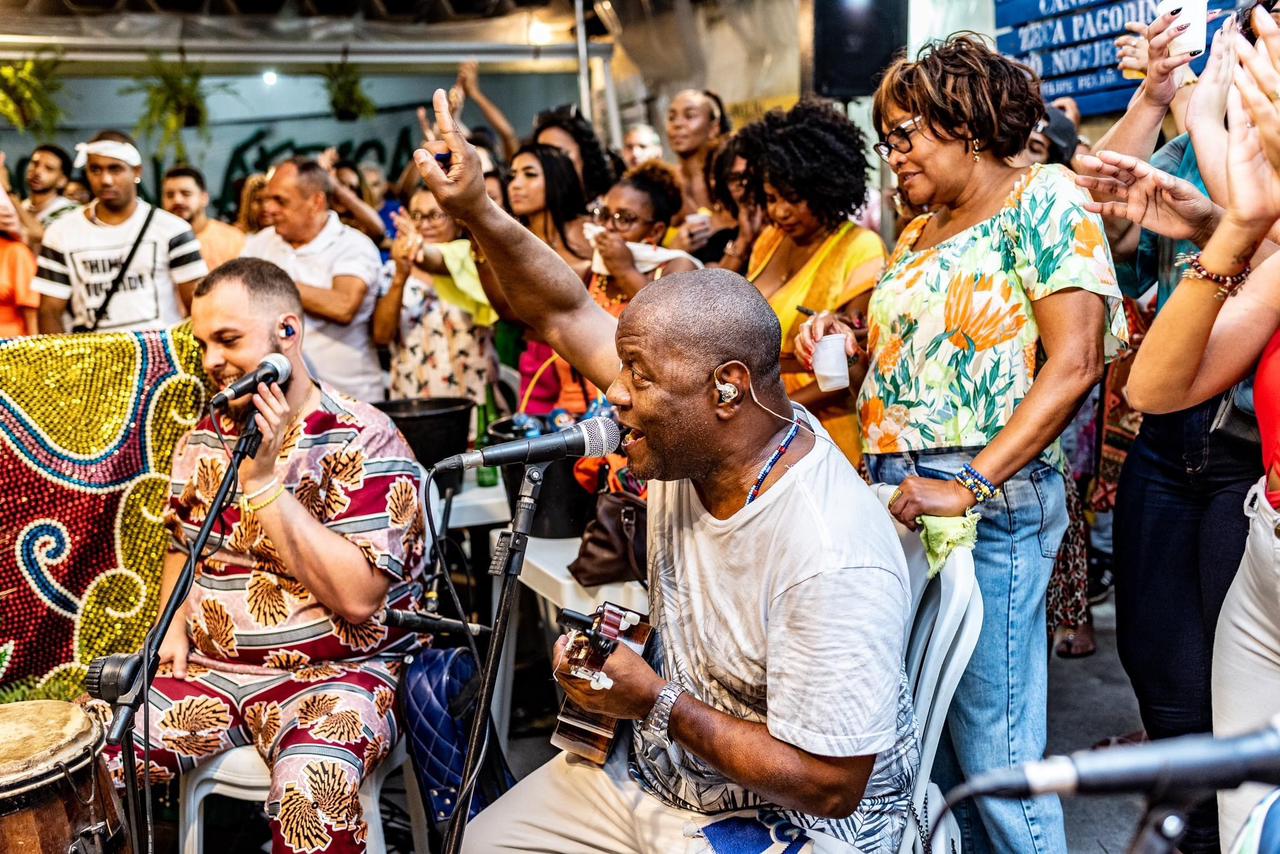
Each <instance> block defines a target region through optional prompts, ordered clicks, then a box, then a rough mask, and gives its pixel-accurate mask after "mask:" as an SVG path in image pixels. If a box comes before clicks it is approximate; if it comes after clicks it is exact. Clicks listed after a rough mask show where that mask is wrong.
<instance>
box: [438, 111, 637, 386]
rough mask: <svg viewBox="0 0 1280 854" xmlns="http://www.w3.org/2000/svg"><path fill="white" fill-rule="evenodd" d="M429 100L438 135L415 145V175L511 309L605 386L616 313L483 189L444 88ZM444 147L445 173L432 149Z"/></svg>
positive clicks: (612, 361)
mask: <svg viewBox="0 0 1280 854" xmlns="http://www.w3.org/2000/svg"><path fill="white" fill-rule="evenodd" d="M432 103H433V105H434V107H435V111H436V122H437V124H438V125H439V128H440V131H439V132H440V136H441V137H442V138H443V141H442V142H436V143H431V144H430V151H428V150H425V149H419V150H417V151H415V152H414V155H413V157H414V160H415V161H416V162H417V164H418V170H419V172H420V174H421V175H422V179H423V180H424V181H425V182H426V184H427V187H428V188H429V189H430V190H431V192H432V193H433V194H434V195H435V197H436V199H437V201H439V202H440V207H442V208H444V209H445V210H446V211H447V212H448V213H449V214H450V215H452V216H453V217H454V219H457V220H458V221H459V222H462V223H464V224H465V225H466V226H467V229H468V230H469V231H470V233H471V236H472V238H473V239H474V240H475V241H476V243H477V244H478V245H479V247H480V250H481V252H483V254H484V257H485V259H486V262H487V263H488V264H489V265H490V266H491V267H492V269H493V272H494V273H495V274H496V276H497V277H498V280H499V281H500V282H501V283H502V291H503V293H504V294H505V295H506V297H507V301H508V303H510V305H511V308H512V310H513V311H515V313H516V314H517V315H519V316H520V318H521V319H522V320H523V321H524V322H525V323H528V324H529V325H530V326H532V327H533V328H534V330H536V331H537V333H538V334H539V335H540V336H541V337H542V338H543V339H544V340H545V341H546V342H547V343H548V344H550V345H551V346H552V347H553V348H554V349H555V351H556V352H557V353H559V354H560V355H561V356H562V357H564V358H565V359H566V360H568V362H569V363H570V364H571V365H573V366H574V367H575V368H577V369H578V371H579V372H580V373H581V374H582V375H583V376H585V377H586V378H587V379H589V380H590V381H591V382H593V383H594V384H595V385H596V386H598V387H600V388H608V387H609V386H610V385H611V384H612V383H613V380H614V378H615V377H616V376H617V375H618V351H617V346H616V345H615V343H614V333H615V331H616V330H617V325H618V324H617V321H616V320H615V319H614V318H613V317H612V316H611V315H610V314H609V313H608V312H606V311H605V310H604V309H602V308H601V307H600V306H598V305H596V303H595V301H594V300H592V299H591V296H590V294H588V293H587V289H586V288H584V287H583V285H582V279H580V278H579V277H578V275H577V274H576V273H574V272H573V270H572V269H571V268H570V267H569V265H568V264H566V263H565V262H564V261H563V260H562V259H561V258H560V256H559V255H557V254H556V253H555V251H554V250H552V249H551V247H549V246H547V245H546V244H545V243H543V242H542V241H541V240H539V239H538V238H537V237H535V236H534V235H533V233H532V232H530V231H529V230H528V229H526V228H525V227H524V226H522V225H521V224H520V223H518V222H516V221H515V220H514V219H512V218H511V217H510V216H509V215H508V214H507V213H506V212H505V211H503V210H502V209H501V208H499V207H498V206H497V205H496V204H494V203H493V201H492V200H491V199H490V198H489V197H488V195H486V194H485V190H484V173H483V170H482V168H481V165H480V156H479V155H478V154H477V153H476V150H475V148H474V147H473V146H471V145H469V144H468V143H467V141H466V140H465V139H464V138H463V137H462V135H461V133H459V131H458V129H457V127H456V125H455V124H454V121H453V117H452V116H451V115H450V114H449V107H448V99H447V96H446V95H445V92H444V90H443V89H437V90H436V93H435V97H434V98H433V99H432ZM445 153H447V154H449V156H450V163H449V170H448V172H447V173H446V172H445V171H444V170H443V169H442V168H441V167H440V164H439V163H438V162H437V161H436V160H435V157H434V156H433V155H436V154H445Z"/></svg>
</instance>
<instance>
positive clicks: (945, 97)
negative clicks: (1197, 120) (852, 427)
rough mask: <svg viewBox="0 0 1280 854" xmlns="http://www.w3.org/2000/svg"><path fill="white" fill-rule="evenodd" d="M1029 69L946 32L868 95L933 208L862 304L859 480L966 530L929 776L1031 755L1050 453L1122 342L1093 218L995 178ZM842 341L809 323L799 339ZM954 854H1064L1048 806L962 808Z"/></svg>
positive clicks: (1048, 175)
mask: <svg viewBox="0 0 1280 854" xmlns="http://www.w3.org/2000/svg"><path fill="white" fill-rule="evenodd" d="M1039 89H1040V86H1039V81H1038V80H1036V78H1035V76H1034V74H1033V73H1032V72H1031V70H1030V69H1028V68H1026V67H1025V66H1023V65H1020V64H1018V63H1016V62H1014V61H1012V60H1009V59H1006V58H1005V57H1003V56H1001V55H999V54H997V53H996V52H994V51H993V50H991V49H990V48H988V47H987V46H986V45H985V44H984V43H983V42H982V41H981V39H980V38H979V37H977V36H973V35H969V34H962V35H958V36H954V37H952V38H951V39H949V40H948V41H946V42H944V43H935V44H933V45H930V46H928V47H926V48H924V49H923V50H922V51H921V52H920V54H919V55H918V57H917V58H916V60H915V61H909V60H907V59H905V58H903V59H900V60H898V61H897V62H895V63H894V64H893V65H891V66H890V67H889V69H888V70H887V71H886V72H885V76H884V78H883V80H882V82H881V84H880V87H879V90H878V91H877V92H876V96H875V101H874V106H873V119H874V121H875V124H876V127H878V128H879V129H880V132H881V134H882V136H883V141H882V142H880V143H879V144H878V145H876V151H877V152H878V153H879V154H880V156H881V157H883V158H884V159H885V160H886V161H887V162H888V163H889V166H890V168H892V169H893V171H894V174H895V175H896V176H897V178H898V186H899V188H900V190H901V192H902V193H903V194H904V195H905V196H906V198H907V200H908V201H909V202H910V204H912V205H915V206H919V207H922V208H926V209H927V210H928V211H929V212H928V213H926V214H924V215H923V216H920V217H917V218H916V219H915V220H913V221H912V222H911V224H910V225H909V226H908V227H907V229H906V231H904V232H903V233H902V235H901V237H900V238H899V239H898V245H897V247H896V248H895V250H894V253H893V256H892V257H891V258H890V260H889V266H888V269H887V270H886V271H885V274H884V276H883V277H882V278H881V280H880V283H879V285H878V286H877V287H876V290H875V293H874V295H873V296H872V298H871V304H870V311H869V335H868V346H869V350H870V367H869V369H868V371H867V376H866V380H865V382H864V383H863V385H862V389H861V393H860V394H859V396H858V402H859V412H860V415H861V422H862V435H863V448H864V450H865V452H866V454H867V458H866V459H867V463H868V468H869V470H870V473H871V475H872V477H873V478H874V479H875V480H877V481H880V482H884V483H891V484H896V485H897V486H898V489H897V491H896V492H895V493H894V495H893V498H892V500H891V502H890V511H891V512H892V513H893V515H894V516H895V517H897V518H898V520H899V521H901V522H902V523H903V524H905V525H908V526H910V527H912V528H914V527H917V525H918V524H919V523H918V521H917V520H918V519H919V518H920V517H921V516H943V517H946V516H962V515H965V514H968V513H970V512H973V513H976V514H978V516H979V521H978V523H977V545H976V547H975V549H974V553H973V558H974V564H975V568H976V570H977V576H978V584H979V587H980V588H981V591H982V599H983V623H982V633H981V636H980V637H979V640H978V645H977V648H976V649H975V650H974V653H973V657H972V659H971V660H970V662H969V666H968V669H967V670H966V672H965V674H964V676H963V677H962V678H961V680H960V683H959V686H958V687H957V689H956V694H955V699H954V700H952V703H951V709H950V713H949V715H948V721H947V724H948V725H947V736H948V737H947V738H945V739H944V740H943V743H942V746H941V748H940V750H939V754H938V759H937V764H936V765H935V767H934V771H933V779H934V780H935V781H937V783H938V784H939V785H940V786H941V788H942V789H943V791H946V790H948V789H949V788H950V787H951V786H953V785H956V784H958V783H959V782H961V781H962V780H963V779H972V778H973V777H974V776H976V775H978V774H981V773H983V772H985V771H990V770H993V769H997V768H1004V767H1007V766H1009V765H1011V764H1017V763H1021V762H1029V761H1032V760H1038V759H1040V758H1042V757H1043V756H1044V749H1045V718H1046V713H1047V691H1048V667H1047V659H1048V635H1047V629H1046V612H1045V593H1046V590H1047V587H1048V583H1049V577H1050V574H1051V572H1052V570H1053V564H1054V558H1055V557H1056V555H1057V551H1058V545H1059V543H1060V541H1061V540H1062V535H1063V532H1064V530H1065V528H1066V524H1067V513H1066V481H1065V479H1064V473H1065V470H1066V468H1065V460H1064V459H1063V455H1062V453H1061V451H1060V449H1059V447H1058V444H1057V438H1058V435H1059V434H1060V433H1061V432H1062V430H1063V428H1064V427H1065V426H1066V425H1067V423H1068V421H1069V420H1070V419H1071V417H1072V416H1073V415H1074V414H1075V412H1076V410H1077V409H1078V408H1079V405H1080V402H1081V400H1083V399H1084V397H1085V395H1086V394H1088V392H1089V390H1090V389H1091V388H1092V387H1093V386H1094V385H1095V384H1096V383H1097V382H1098V379H1099V378H1100V376H1101V374H1102V367H1103V363H1104V361H1105V360H1106V359H1107V358H1109V357H1110V356H1112V355H1114V354H1115V353H1117V352H1118V351H1120V350H1121V349H1122V348H1123V347H1124V346H1125V342H1126V339H1127V337H1128V333H1127V329H1126V326H1125V320H1124V314H1123V312H1122V309H1121V304H1120V291H1119V289H1118V288H1117V286H1116V280H1115V272H1114V270H1113V268H1112V264H1111V255H1110V251H1109V250H1108V248H1107V243H1106V240H1105V238H1104V236H1103V232H1102V222H1101V220H1100V218H1099V217H1098V216H1097V215H1095V214H1091V213H1089V212H1088V211H1086V210H1085V204H1086V203H1087V202H1088V201H1089V200H1088V197H1087V196H1086V195H1085V194H1084V193H1083V192H1081V191H1080V190H1079V189H1078V188H1077V187H1076V186H1075V183H1074V180H1073V176H1072V174H1071V173H1070V172H1069V171H1068V170H1067V169H1065V168H1064V167H1062V166H1050V165H1036V166H1031V167H1029V168H1018V167H1014V166H1011V165H1010V164H1009V162H1008V158H1010V157H1012V156H1014V155H1016V154H1018V153H1019V152H1021V151H1022V150H1023V149H1024V148H1025V147H1026V144H1027V139H1028V137H1029V136H1030V135H1031V131H1032V130H1033V129H1034V128H1035V126H1036V124H1037V123H1038V122H1039V121H1040V120H1041V119H1042V118H1043V117H1044V106H1043V102H1042V101H1041V100H1040V92H1039ZM836 330H841V331H844V332H845V333H846V335H847V339H846V351H847V352H848V353H850V354H851V355H852V354H854V353H856V352H857V350H856V349H855V347H856V345H855V344H854V340H853V330H852V329H849V328H848V327H847V326H843V327H841V326H839V325H836V324H833V323H831V322H830V320H829V319H828V318H821V319H815V320H814V322H812V323H810V324H808V328H807V329H806V330H804V333H803V334H802V336H801V341H799V342H797V349H798V351H799V352H801V353H803V354H804V355H805V356H808V355H809V354H810V353H811V352H812V346H813V342H814V341H815V340H816V339H817V338H819V337H821V336H822V335H823V334H825V333H827V332H830V331H836ZM958 814H959V819H960V822H961V827H962V830H963V835H964V850H965V851H967V852H968V851H972V852H990V851H998V852H1005V851H1017V852H1020V854H1021V852H1054V854H1057V852H1062V851H1066V850H1067V844H1066V839H1065V833H1064V829H1063V821H1062V808H1061V806H1060V804H1059V803H1058V800H1057V799H1056V798H1053V797H1045V798H1037V799H1028V800H1024V801H1017V800H999V799H994V798H982V799H979V802H978V803H977V804H976V812H975V811H974V805H972V804H965V805H964V807H963V808H962V809H961V810H958Z"/></svg>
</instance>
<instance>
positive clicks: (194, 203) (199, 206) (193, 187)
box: [160, 166, 245, 270]
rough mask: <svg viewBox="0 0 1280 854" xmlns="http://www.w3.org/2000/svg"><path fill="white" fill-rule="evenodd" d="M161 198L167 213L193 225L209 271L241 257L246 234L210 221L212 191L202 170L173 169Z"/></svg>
mask: <svg viewBox="0 0 1280 854" xmlns="http://www.w3.org/2000/svg"><path fill="white" fill-rule="evenodd" d="M160 195H161V199H162V201H163V202H164V209H165V210H166V211H168V212H169V213H171V214H173V215H174V216H176V217H178V218H179V219H182V220H185V221H186V222H187V223H189V224H190V225H191V230H192V231H194V232H195V234H196V239H198V240H199V241H200V254H201V255H202V256H204V262H205V264H207V265H208V266H209V269H210V270H216V269H217V268H218V267H221V266H222V265H223V264H225V263H226V262H227V261H230V260H231V259H232V258H239V257H240V253H241V252H242V251H244V241H245V233H244V232H243V231H241V230H240V229H238V228H236V227H235V226H234V225H227V224H226V223H225V222H220V221H219V220H216V219H210V217H209V213H208V211H209V190H208V187H207V186H206V185H205V181H204V174H203V173H202V172H201V171H200V170H199V169H195V168H193V167H191V166H174V167H173V168H172V169H170V170H169V171H168V172H166V173H164V182H163V183H162V184H161V192H160Z"/></svg>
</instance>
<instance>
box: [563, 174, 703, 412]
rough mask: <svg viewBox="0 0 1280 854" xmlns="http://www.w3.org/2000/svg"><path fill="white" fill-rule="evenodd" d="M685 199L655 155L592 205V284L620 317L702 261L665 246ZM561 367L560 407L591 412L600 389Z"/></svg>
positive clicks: (567, 367)
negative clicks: (654, 287) (634, 301)
mask: <svg viewBox="0 0 1280 854" xmlns="http://www.w3.org/2000/svg"><path fill="white" fill-rule="evenodd" d="M680 203H681V193H680V184H679V181H678V179H677V177H676V173H675V170H674V169H672V168H671V167H670V166H668V165H667V164H665V163H662V162H660V161H657V160H650V161H648V162H645V163H641V164H640V165H639V166H637V167H636V168H634V169H632V170H630V171H629V172H627V173H626V174H625V175H623V176H622V178H621V179H620V180H619V181H618V183H616V184H614V185H613V187H611V188H610V190H609V192H608V193H606V194H605V197H604V198H603V199H602V200H601V201H600V204H599V205H597V206H596V207H595V208H593V209H592V211H591V220H592V221H591V223H590V224H589V225H587V226H586V229H587V233H588V234H589V235H590V236H591V244H592V246H593V247H594V249H595V253H594V255H593V256H592V259H591V278H590V280H589V281H588V283H587V288H588V290H589V291H590V292H591V296H592V298H593V299H594V300H595V301H596V303H597V304H598V305H600V307H601V308H603V309H604V310H605V311H607V312H609V313H610V314H612V315H613V316H614V317H618V316H620V315H621V314H622V311H623V309H625V308H626V307H627V303H629V302H630V301H631V298H632V297H634V296H635V295H636V294H638V293H640V291H641V290H642V289H643V288H644V287H645V286H646V285H648V284H649V283H650V282H654V281H657V280H658V279H660V278H662V277H663V276H666V275H670V274H672V273H683V272H687V271H689V270H694V269H697V268H699V267H701V266H702V264H701V262H699V261H697V260H696V259H694V258H693V257H691V256H690V255H688V254H687V253H684V252H681V251H679V250H676V249H664V248H662V246H661V241H662V236H663V235H664V234H666V231H667V227H668V226H669V225H670V224H671V220H672V219H674V218H675V216H676V215H677V214H678V213H679V212H680ZM556 372H557V373H558V375H559V377H560V398H559V400H558V401H557V402H556V407H557V408H560V409H564V410H567V411H568V412H572V413H574V414H581V413H583V412H586V411H587V407H588V406H589V405H590V403H591V400H592V399H594V398H595V397H597V396H598V395H599V393H600V392H599V390H598V389H596V388H595V386H593V385H591V384H590V383H588V382H587V381H586V380H585V379H583V378H582V376H581V375H580V374H579V373H578V372H577V371H575V370H574V369H573V368H572V367H570V365H569V363H568V362H566V361H564V360H563V359H559V360H557V362H556Z"/></svg>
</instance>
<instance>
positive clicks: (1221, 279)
mask: <svg viewBox="0 0 1280 854" xmlns="http://www.w3.org/2000/svg"><path fill="white" fill-rule="evenodd" d="M1174 260H1175V261H1176V262H1177V263H1179V264H1185V265H1186V268H1187V269H1186V270H1185V271H1184V272H1183V274H1182V277H1183V278H1185V279H1203V280H1205V281H1206V282H1212V283H1213V284H1215V285H1217V286H1218V292H1217V293H1216V294H1215V296H1217V298H1218V299H1220V300H1225V299H1226V298H1227V297H1230V296H1235V295H1236V293H1238V292H1239V290H1240V288H1241V287H1242V286H1243V285H1244V283H1245V280H1246V279H1248V278H1249V274H1250V273H1252V272H1253V268H1252V267H1251V266H1249V265H1248V264H1246V265H1245V267H1244V269H1243V270H1241V271H1240V272H1239V273H1236V274H1235V275H1234V276H1224V275H1223V274H1222V273H1213V272H1210V271H1209V270H1206V269H1205V266H1204V265H1203V264H1201V263H1200V253H1199V252H1197V253H1196V254H1194V255H1188V254H1182V255H1179V256H1178V257H1177V258H1175V259H1174Z"/></svg>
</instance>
